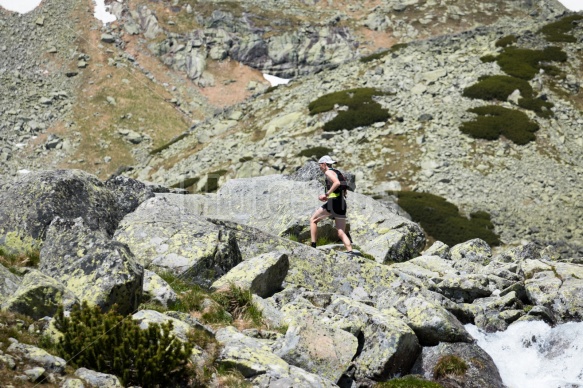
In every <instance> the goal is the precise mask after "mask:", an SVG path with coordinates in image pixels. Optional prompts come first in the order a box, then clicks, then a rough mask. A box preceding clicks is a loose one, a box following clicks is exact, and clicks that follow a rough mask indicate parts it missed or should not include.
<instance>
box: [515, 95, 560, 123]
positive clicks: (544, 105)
mask: <svg viewBox="0 0 583 388" xmlns="http://www.w3.org/2000/svg"><path fill="white" fill-rule="evenodd" d="M518 106H520V107H521V108H524V109H528V110H531V111H533V112H535V113H536V114H537V116H539V117H544V118H548V117H551V116H553V115H554V114H553V111H552V110H551V108H552V107H553V106H555V105H554V104H552V103H550V102H547V101H543V100H541V99H540V98H521V99H519V100H518Z"/></svg>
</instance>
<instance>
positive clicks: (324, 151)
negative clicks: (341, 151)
mask: <svg viewBox="0 0 583 388" xmlns="http://www.w3.org/2000/svg"><path fill="white" fill-rule="evenodd" d="M331 153H332V148H328V147H312V148H308V149H305V150H303V151H301V152H300V153H299V154H298V156H307V157H308V158H311V157H314V158H316V159H319V158H321V157H322V156H324V155H328V154H331Z"/></svg>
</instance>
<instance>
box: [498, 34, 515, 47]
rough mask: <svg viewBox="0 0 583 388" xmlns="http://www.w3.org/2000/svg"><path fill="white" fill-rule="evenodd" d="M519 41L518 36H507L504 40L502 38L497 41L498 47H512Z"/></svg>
mask: <svg viewBox="0 0 583 388" xmlns="http://www.w3.org/2000/svg"><path fill="white" fill-rule="evenodd" d="M517 40H518V39H517V38H516V35H507V36H505V37H503V38H500V39H498V40H497V41H496V47H507V46H511V45H513V44H514V43H516V41H517Z"/></svg>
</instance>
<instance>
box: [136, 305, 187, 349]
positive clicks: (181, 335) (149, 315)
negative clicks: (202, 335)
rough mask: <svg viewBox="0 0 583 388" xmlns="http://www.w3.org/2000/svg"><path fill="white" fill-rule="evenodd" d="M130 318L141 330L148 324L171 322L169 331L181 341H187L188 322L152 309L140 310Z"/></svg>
mask: <svg viewBox="0 0 583 388" xmlns="http://www.w3.org/2000/svg"><path fill="white" fill-rule="evenodd" d="M132 319H133V320H134V321H136V322H137V323H138V324H139V325H140V329H142V330H146V329H147V328H148V327H149V326H150V324H154V323H155V324H159V325H161V324H163V323H166V322H172V332H171V333H172V334H174V336H175V337H176V338H178V339H179V340H181V341H183V342H187V341H188V333H189V332H190V330H191V329H192V326H191V325H190V324H188V323H186V322H184V321H182V320H180V319H176V318H173V317H171V316H169V315H166V314H162V313H160V312H158V311H154V310H140V311H138V312H137V313H135V314H133V315H132Z"/></svg>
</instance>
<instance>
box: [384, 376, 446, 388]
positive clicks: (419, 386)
mask: <svg viewBox="0 0 583 388" xmlns="http://www.w3.org/2000/svg"><path fill="white" fill-rule="evenodd" d="M374 387H375V388H443V385H441V384H438V383H436V382H434V381H428V380H425V379H423V377H422V376H417V375H409V376H404V377H400V378H397V379H392V380H389V381H385V382H382V383H377V384H375V386H374Z"/></svg>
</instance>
